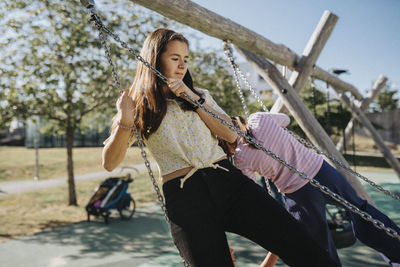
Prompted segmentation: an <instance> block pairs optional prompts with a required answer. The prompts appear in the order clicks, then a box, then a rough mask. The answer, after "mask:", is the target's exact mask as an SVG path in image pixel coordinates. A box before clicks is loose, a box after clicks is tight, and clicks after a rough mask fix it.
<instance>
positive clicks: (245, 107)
mask: <svg viewBox="0 0 400 267" xmlns="http://www.w3.org/2000/svg"><path fill="white" fill-rule="evenodd" d="M224 48H225V49H224V50H225V55H226V56H227V57H228V59H229V63H230V64H231V67H232V70H233V74H234V76H235V81H236V88H237V89H238V91H239V96H240V101H241V102H242V106H243V109H244V113H245V114H246V118H248V117H249V110H248V109H247V105H246V99H245V98H244V95H243V90H242V87H241V86H240V79H239V73H238V72H237V70H238V68H237V66H236V63H235V61H234V59H233V56H232V53H231V52H232V51H231V50H229V48H230V47H229V45H228V43H227V42H224Z"/></svg>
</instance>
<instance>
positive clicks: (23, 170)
mask: <svg viewBox="0 0 400 267" xmlns="http://www.w3.org/2000/svg"><path fill="white" fill-rule="evenodd" d="M102 149H103V148H102V147H89V148H88V147H85V148H74V149H73V161H74V173H75V175H76V174H84V173H88V172H94V171H101V170H103V167H102V166H101V151H102ZM149 158H150V159H151V157H150V155H149ZM139 163H143V160H142V156H141V155H140V149H139V148H137V147H131V148H130V149H128V152H127V154H126V157H125V159H124V161H123V162H122V164H121V166H122V165H132V164H139ZM34 176H35V150H34V149H28V148H24V147H8V146H0V182H5V181H18V180H29V179H33V177H34ZM66 176H67V150H66V149H65V148H41V149H39V177H40V179H42V180H43V179H49V178H58V177H66Z"/></svg>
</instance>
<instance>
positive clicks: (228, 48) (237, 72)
mask: <svg viewBox="0 0 400 267" xmlns="http://www.w3.org/2000/svg"><path fill="white" fill-rule="evenodd" d="M223 44H224V50H225V55H226V56H227V57H228V59H229V63H230V64H231V67H232V70H233V73H234V75H235V80H236V88H237V89H238V92H239V96H240V100H241V102H242V106H243V109H244V113H245V114H246V117H247V118H248V117H249V110H248V108H247V105H246V99H245V98H244V94H243V89H242V87H241V86H240V79H239V75H241V78H242V80H243V81H245V84H246V86H247V88H248V89H250V91H252V92H254V93H255V91H254V89H253V88H252V87H251V85H250V83H249V82H248V81H247V79H246V77H245V76H244V75H243V73H242V72H241V71H240V69H239V66H238V65H237V64H236V63H235V60H234V58H233V53H232V48H231V46H230V45H229V43H228V42H227V41H224V42H223ZM256 95H257V94H256ZM256 98H257V100H258V101H259V103H260V104H261V106H262V107H263V109H264V111H265V110H266V109H267V108H266V107H265V106H264V103H263V102H262V101H261V99H260V98H258V95H257V97H256ZM263 179H267V181H266V183H265V185H266V187H267V191H268V194H269V195H270V196H273V193H272V189H271V185H270V184H269V181H268V180H269V178H263Z"/></svg>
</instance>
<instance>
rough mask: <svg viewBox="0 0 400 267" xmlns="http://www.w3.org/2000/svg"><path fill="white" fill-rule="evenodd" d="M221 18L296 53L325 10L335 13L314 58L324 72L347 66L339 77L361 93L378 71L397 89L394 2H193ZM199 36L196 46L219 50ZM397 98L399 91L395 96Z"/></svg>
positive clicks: (398, 37) (399, 41)
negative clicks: (330, 30) (329, 28)
mask: <svg viewBox="0 0 400 267" xmlns="http://www.w3.org/2000/svg"><path fill="white" fill-rule="evenodd" d="M193 2H195V3H197V4H199V5H201V6H202V7H205V8H207V9H209V10H211V11H213V12H215V13H217V14H219V15H221V16H223V17H226V18H228V19H230V20H232V21H234V22H236V23H239V24H241V25H242V26H244V27H246V28H248V29H250V30H252V31H254V32H256V33H258V34H260V35H262V36H264V37H265V38H267V39H269V40H270V41H272V42H274V43H277V44H279V43H280V44H284V45H285V46H287V47H288V48H290V49H291V50H292V51H294V52H296V53H297V54H298V55H301V54H302V52H303V50H304V48H305V46H306V44H307V43H308V40H309V38H310V37H311V35H312V33H313V31H314V29H315V28H316V26H317V25H318V22H319V20H320V18H321V17H322V14H323V12H324V11H325V10H328V11H330V12H332V13H333V14H335V15H337V16H338V17H339V19H338V21H337V23H336V26H335V28H334V29H333V32H332V34H331V36H330V37H329V39H328V41H327V43H326V45H325V47H324V49H323V50H322V52H321V55H320V56H319V58H318V60H317V65H318V66H319V67H321V68H323V69H325V70H329V69H330V68H339V69H347V70H349V74H342V75H341V76H340V78H341V79H342V80H344V81H346V82H348V83H350V84H352V85H354V86H355V87H356V88H357V89H358V90H359V91H360V92H361V93H362V94H363V95H364V96H365V95H366V91H367V90H368V89H370V88H371V87H372V85H373V83H374V82H375V81H376V80H377V79H378V77H379V75H380V74H383V75H385V76H386V77H387V78H388V79H389V81H390V82H391V84H392V88H394V89H397V90H399V88H400V1H399V0H303V1H301V0H263V1H262V0H193ZM195 32H197V33H198V34H199V35H200V36H202V41H201V43H202V45H204V46H209V47H216V48H218V49H222V48H221V47H222V45H221V41H220V40H218V39H216V38H213V37H208V36H206V35H204V34H200V33H199V32H198V31H195ZM396 96H397V97H399V96H400V94H399V93H397V95H396Z"/></svg>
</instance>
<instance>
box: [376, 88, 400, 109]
mask: <svg viewBox="0 0 400 267" xmlns="http://www.w3.org/2000/svg"><path fill="white" fill-rule="evenodd" d="M397 93H398V89H396V88H393V87H392V85H391V84H390V83H387V84H386V85H385V87H384V88H383V89H382V91H381V92H380V93H379V95H378V97H377V99H376V101H375V102H374V103H373V106H372V110H373V111H374V112H383V111H388V110H395V109H397V108H398V107H399V98H397V97H395V95H396V94H397Z"/></svg>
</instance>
